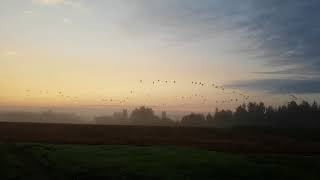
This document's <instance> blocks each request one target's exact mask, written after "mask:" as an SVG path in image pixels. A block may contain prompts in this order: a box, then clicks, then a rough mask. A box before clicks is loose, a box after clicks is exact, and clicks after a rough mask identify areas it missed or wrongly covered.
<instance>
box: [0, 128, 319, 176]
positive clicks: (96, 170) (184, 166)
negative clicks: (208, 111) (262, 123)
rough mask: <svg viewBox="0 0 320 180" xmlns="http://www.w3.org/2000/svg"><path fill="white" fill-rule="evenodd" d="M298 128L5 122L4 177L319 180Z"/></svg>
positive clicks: (315, 144)
mask: <svg viewBox="0 0 320 180" xmlns="http://www.w3.org/2000/svg"><path fill="white" fill-rule="evenodd" d="M297 131H298V130H284V129H282V130H281V131H279V130H271V129H269V130H268V129H254V128H236V129H210V128H186V127H145V126H101V125H74V124H73V125H70V124H39V123H0V139H1V140H0V179H4V180H7V179H8V180H9V179H16V180H18V179H33V180H38V179H39V180H40V179H41V180H51V179H62V180H64V179H80V180H81V179H83V180H87V179H88V180H89V179H90V180H92V179H98V180H99V179H215V178H218V179H227V180H228V179H230V180H231V179H290V180H291V179H319V173H318V169H319V168H320V154H319V152H320V143H319V142H320V141H319V133H317V131H316V130H312V129H309V130H302V129H300V130H299V133H297Z"/></svg>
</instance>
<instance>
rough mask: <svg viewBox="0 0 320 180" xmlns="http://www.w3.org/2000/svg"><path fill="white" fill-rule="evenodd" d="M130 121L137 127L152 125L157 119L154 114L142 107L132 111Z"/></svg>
mask: <svg viewBox="0 0 320 180" xmlns="http://www.w3.org/2000/svg"><path fill="white" fill-rule="evenodd" d="M130 120H131V121H132V123H133V124H137V125H153V124H155V123H156V121H157V120H159V118H158V117H157V116H156V115H155V114H154V111H153V110H152V109H151V108H147V107H145V106H142V107H140V108H136V109H135V110H133V111H132V113H131V116H130Z"/></svg>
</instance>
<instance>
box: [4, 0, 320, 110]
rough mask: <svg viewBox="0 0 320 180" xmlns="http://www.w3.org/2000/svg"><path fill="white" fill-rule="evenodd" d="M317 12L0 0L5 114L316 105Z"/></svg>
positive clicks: (296, 1) (309, 4)
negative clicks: (304, 102)
mask: <svg viewBox="0 0 320 180" xmlns="http://www.w3.org/2000/svg"><path fill="white" fill-rule="evenodd" d="M319 7H320V2H319V1H317V0H309V1H300V0H291V1H289V0H283V1H276V0H262V1H256V0H243V1H236V0H230V1H223V0H203V1H192V0H161V1H160V0H159V1H156V0H105V1H101V0H90V1H89V0H1V1H0V24H1V25H0V26H1V28H0V84H1V90H0V106H1V107H26V108H27V107H28V108H30V107H68V108H70V107H83V108H94V107H99V108H101V107H103V108H110V109H117V108H133V107H137V106H141V105H146V106H150V107H153V108H155V109H159V110H167V111H189V112H190V111H200V112H201V111H204V112H206V111H213V110H214V109H215V108H216V107H217V108H233V107H235V106H237V105H239V104H241V103H242V102H244V101H249V100H250V101H264V102H266V103H267V104H271V105H279V104H283V103H286V102H288V101H289V100H291V99H292V98H293V97H294V98H295V100H298V101H299V100H307V101H313V100H316V101H319V97H320V96H319V94H320V93H319V92H320V79H319V72H320V71H319V68H320V61H319V56H320V53H319V50H318V49H317V48H318V47H319V44H320V21H319V20H318V18H317V17H319V16H320V12H319V11H318V10H317V9H318V8H319ZM202 84H204V85H202ZM213 84H214V85H213ZM217 86H218V88H217ZM241 94H244V96H248V97H250V98H247V99H246V98H243V95H241ZM231 99H232V101H231ZM236 100H237V101H236Z"/></svg>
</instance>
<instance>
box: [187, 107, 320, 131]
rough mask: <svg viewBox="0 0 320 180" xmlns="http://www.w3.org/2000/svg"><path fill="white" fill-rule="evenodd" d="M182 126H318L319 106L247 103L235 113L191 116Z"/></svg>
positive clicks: (228, 111)
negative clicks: (275, 105)
mask: <svg viewBox="0 0 320 180" xmlns="http://www.w3.org/2000/svg"><path fill="white" fill-rule="evenodd" d="M181 125H185V126H216V127H232V126H272V127H288V128H292V127H293V128H300V127H311V128H314V127H320V106H319V105H318V104H317V103H316V102H313V103H312V104H309V103H308V102H306V101H303V102H301V103H300V104H298V103H297V102H295V101H291V102H289V103H288V104H286V105H282V106H279V107H276V108H275V107H272V106H265V104H264V103H263V102H260V103H255V102H249V103H247V104H242V105H240V106H238V107H237V108H236V109H235V111H234V112H233V111H231V110H218V109H216V112H215V113H214V115H211V114H210V113H209V114H207V115H206V117H205V116H204V115H202V114H190V115H187V116H185V117H183V118H182V120H181Z"/></svg>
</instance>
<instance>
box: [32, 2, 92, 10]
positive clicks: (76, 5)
mask: <svg viewBox="0 0 320 180" xmlns="http://www.w3.org/2000/svg"><path fill="white" fill-rule="evenodd" d="M32 1H33V2H34V3H36V4H40V5H45V6H50V5H63V6H68V7H71V8H74V9H78V10H80V11H83V12H87V11H88V10H89V9H88V7H86V6H85V4H84V2H83V1H81V0H32Z"/></svg>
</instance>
